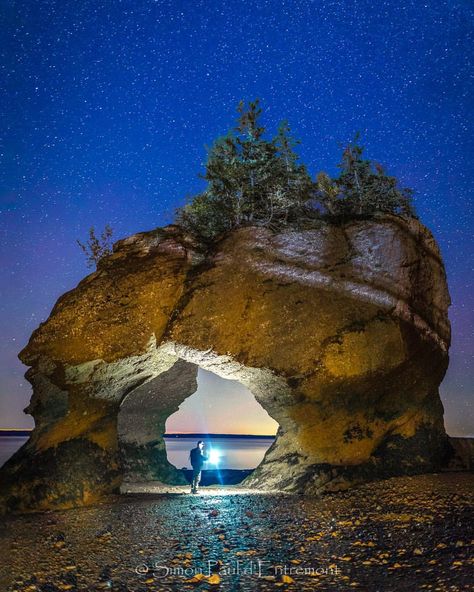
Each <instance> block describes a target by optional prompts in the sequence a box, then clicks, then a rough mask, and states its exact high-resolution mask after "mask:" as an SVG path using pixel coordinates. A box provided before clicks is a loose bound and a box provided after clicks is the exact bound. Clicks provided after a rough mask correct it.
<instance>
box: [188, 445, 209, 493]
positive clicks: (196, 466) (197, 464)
mask: <svg viewBox="0 0 474 592" xmlns="http://www.w3.org/2000/svg"><path fill="white" fill-rule="evenodd" d="M203 448H204V441H203V440H199V441H198V443H197V446H196V448H193V449H192V450H191V451H190V453H189V460H190V461H191V465H192V467H193V481H192V484H191V493H198V487H199V483H200V482H201V471H202V465H203V464H204V463H205V462H206V460H208V457H207V456H205V455H204V454H203V453H202V450H203Z"/></svg>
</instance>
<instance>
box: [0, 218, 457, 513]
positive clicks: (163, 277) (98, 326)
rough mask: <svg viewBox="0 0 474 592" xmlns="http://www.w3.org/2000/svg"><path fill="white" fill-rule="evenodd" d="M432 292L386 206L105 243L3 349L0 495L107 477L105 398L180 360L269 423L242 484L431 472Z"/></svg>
mask: <svg viewBox="0 0 474 592" xmlns="http://www.w3.org/2000/svg"><path fill="white" fill-rule="evenodd" d="M449 304H450V299H449V293H448V289H447V285H446V276H445V271H444V266H443V263H442V260H441V256H440V253H439V250H438V247H437V245H436V243H435V241H434V239H433V237H432V236H431V234H430V232H429V231H428V230H427V229H426V228H425V227H424V226H423V225H421V224H420V223H419V222H418V221H416V220H410V221H406V220H403V219H401V218H398V217H396V216H382V217H378V218H376V219H373V220H356V221H352V222H348V223H346V224H329V223H324V222H318V223H317V224H316V225H315V227H313V228H308V229H307V230H292V229H288V230H286V231H284V232H280V233H278V234H274V233H272V232H271V231H269V230H268V229H264V228H256V227H247V228H241V229H238V230H235V231H233V232H231V233H229V234H228V235H227V236H226V237H224V238H223V239H222V240H221V241H220V242H219V243H218V244H217V245H216V246H215V247H214V248H213V249H211V250H206V249H204V248H203V247H202V245H199V244H197V243H196V242H194V241H193V240H192V239H191V238H190V237H189V236H186V235H185V234H183V233H182V231H181V230H180V229H179V228H178V227H176V226H168V227H165V228H158V229H155V230H153V231H150V232H146V233H139V234H137V235H134V236H132V237H128V238H127V239H124V240H122V241H118V242H117V243H116V244H115V245H114V252H113V254H112V255H111V256H110V257H107V258H106V259H104V260H103V261H102V262H101V263H100V265H99V268H98V270H97V271H96V272H95V273H92V274H90V275H89V276H87V277H86V278H84V279H83V280H82V281H81V282H80V283H79V284H78V286H77V287H76V288H74V289H73V290H71V291H69V292H67V293H66V294H64V295H63V296H61V298H60V299H59V300H58V301H57V302H56V304H55V306H54V308H53V310H52V312H51V314H50V316H49V318H48V319H47V321H46V322H44V323H41V324H40V326H39V327H38V328H37V329H36V330H35V331H34V332H33V334H32V336H31V338H30V341H29V343H28V345H27V346H26V347H25V348H24V349H23V350H22V352H20V355H19V357H20V359H21V360H22V361H23V362H24V363H25V364H26V365H28V366H29V367H30V368H29V370H28V371H27V373H26V375H25V376H26V377H27V378H28V380H29V381H30V382H31V384H32V386H33V396H32V399H31V402H30V404H29V406H28V407H27V409H26V412H28V413H30V414H32V415H33V416H34V418H35V429H34V430H33V433H32V435H31V438H30V439H29V441H28V442H27V443H26V444H25V445H24V446H23V447H22V448H21V449H20V450H19V451H18V452H17V453H16V454H15V455H14V456H13V457H12V458H11V459H10V460H9V461H8V463H6V465H4V467H3V468H2V469H1V470H0V505H1V506H2V507H3V508H12V509H17V510H29V509H41V508H52V507H71V506H74V505H79V504H88V503H92V502H94V501H96V500H98V499H102V498H103V497H104V496H105V495H107V494H108V493H111V492H114V491H118V488H119V486H120V483H121V481H122V477H123V475H122V468H121V465H120V457H119V447H118V437H117V416H118V413H119V410H120V405H121V403H122V402H126V401H127V396H128V395H129V394H130V393H132V392H135V396H136V395H137V393H138V394H139V393H140V389H142V390H144V391H145V390H146V388H147V384H148V385H150V384H151V381H158V382H159V381H160V380H161V381H166V380H171V379H172V377H173V372H178V371H179V370H183V377H184V375H185V374H188V375H187V378H186V380H185V381H184V382H185V384H183V389H184V390H186V389H187V388H190V387H189V385H190V384H191V383H192V381H193V376H192V365H200V366H202V367H203V368H208V369H211V370H212V371H213V372H216V373H217V374H219V373H220V374H221V375H227V376H233V377H237V378H238V380H239V381H240V382H242V383H243V384H245V385H246V386H247V387H248V388H249V389H250V390H251V391H252V392H253V394H254V395H255V397H256V398H257V400H258V401H259V402H260V403H261V404H262V406H263V407H264V408H265V409H266V410H267V412H268V413H269V414H270V415H271V416H272V417H274V419H275V420H276V421H278V423H279V424H280V429H279V431H278V434H277V439H276V440H275V442H274V444H273V445H272V447H271V448H270V449H269V450H268V452H267V454H266V456H265V459H264V462H262V464H261V465H260V466H259V467H258V468H257V469H256V470H255V471H254V472H253V473H252V474H251V475H249V477H247V479H246V480H245V483H244V484H245V485H247V486H251V487H259V488H267V487H270V488H275V489H279V490H285V491H294V492H299V493H306V494H315V493H319V492H322V491H331V490H340V489H344V488H347V487H350V486H351V485H353V484H355V483H358V482H361V481H366V480H369V479H374V478H380V477H387V476H392V475H397V474H403V473H416V472H424V471H432V470H436V469H437V468H439V466H440V464H441V463H442V462H443V460H444V455H445V453H446V450H447V447H448V439H447V436H446V433H445V430H444V424H443V407H442V404H441V401H440V398H439V394H438V386H439V384H440V382H441V380H442V378H443V376H444V373H445V371H446V368H447V364H448V348H449V344H450V325H449V320H448V316H447V310H448V306H449ZM176 364H178V366H177V368H176V367H175V366H176ZM173 368H175V370H174V371H173V370H172V369H173ZM184 369H187V370H184ZM170 372H171V374H170ZM183 380H184V378H183ZM176 396H177V398H176V401H177V400H178V399H179V397H182V396H183V393H181V394H179V395H176ZM129 400H130V401H131V400H132V399H131V398H130V399H129ZM173 404H175V403H173ZM170 405H171V402H170ZM165 407H166V405H163V408H165ZM175 477H176V475H175ZM163 478H167V479H173V475H172V471H171V473H168V475H167V476H166V475H164V476H163Z"/></svg>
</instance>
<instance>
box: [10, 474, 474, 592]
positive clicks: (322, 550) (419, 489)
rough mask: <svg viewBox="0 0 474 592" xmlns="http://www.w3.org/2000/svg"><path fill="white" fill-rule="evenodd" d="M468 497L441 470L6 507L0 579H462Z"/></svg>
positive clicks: (345, 586) (114, 584)
mask: <svg viewBox="0 0 474 592" xmlns="http://www.w3.org/2000/svg"><path fill="white" fill-rule="evenodd" d="M230 493H232V494H233V495H230ZM473 497H474V475H473V474H469V473H464V474H462V473H450V474H435V475H422V476H417V477H403V478H393V479H389V480H387V481H380V482H377V483H371V484H367V485H364V486H362V487H360V488H358V489H357V490H352V491H349V492H345V493H338V494H334V495H326V496H324V497H322V498H310V497H307V496H294V495H289V494H272V493H263V494H259V495H251V494H249V493H242V492H239V491H238V488H236V487H235V486H234V487H233V488H232V487H231V488H227V489H226V490H219V488H218V487H214V488H212V489H209V490H207V491H206V493H205V494H203V495H201V496H192V495H190V494H187V493H163V494H153V495H148V496H144V495H143V494H142V495H140V494H128V495H122V496H120V497H118V498H117V499H111V500H110V502H107V503H104V504H101V505H99V506H95V507H88V508H80V509H75V510H67V511H60V512H47V513H44V514H30V515H24V516H17V517H13V516H12V517H9V518H7V520H6V521H5V524H4V526H3V528H2V531H1V532H2V534H1V540H0V556H1V558H2V567H1V568H0V590H2V592H3V591H4V590H5V591H9V592H10V591H14V590H17V591H22V592H25V591H27V590H28V591H30V592H32V591H36V590H38V591H41V592H56V591H58V590H72V591H76V590H77V591H81V592H82V591H95V590H113V591H120V592H126V591H130V592H132V591H133V592H151V591H158V590H199V591H201V590H243V591H246V590H273V589H279V588H281V589H288V590H298V591H301V590H314V589H318V590H367V591H380V592H389V591H392V590H407V589H408V590H411V591H415V590H416V591H418V590H436V591H442V592H445V591H451V590H472V589H473V573H474V570H473V557H472V554H471V552H472V543H473V538H474V520H473V515H472V514H473V512H472V507H473V506H472V502H473Z"/></svg>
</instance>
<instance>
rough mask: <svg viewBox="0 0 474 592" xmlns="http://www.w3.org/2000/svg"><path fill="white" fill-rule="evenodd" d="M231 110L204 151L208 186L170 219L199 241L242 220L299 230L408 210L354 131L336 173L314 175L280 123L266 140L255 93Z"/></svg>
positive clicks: (402, 194) (407, 201)
mask: <svg viewBox="0 0 474 592" xmlns="http://www.w3.org/2000/svg"><path fill="white" fill-rule="evenodd" d="M237 111H238V113H239V116H238V120H237V125H236V126H235V127H234V128H233V129H232V130H231V131H229V132H228V133H227V134H226V135H225V136H222V137H220V138H218V139H217V140H216V141H215V142H214V144H213V145H212V146H211V148H210V149H208V156H207V162H206V170H205V173H204V175H200V177H201V178H203V179H204V180H206V181H207V187H206V188H205V189H204V191H203V192H202V193H200V194H198V195H196V196H194V197H193V198H192V200H191V201H190V202H189V203H188V204H186V205H185V206H183V207H181V208H178V210H177V213H176V222H177V223H178V224H180V225H181V226H182V227H183V228H184V229H186V230H188V231H189V232H191V233H193V234H195V235H196V236H198V237H199V238H200V239H202V240H204V241H209V242H212V241H213V240H215V239H216V238H217V237H218V236H220V235H222V234H223V233H224V232H226V231H229V230H232V229H234V228H237V227H239V226H245V225H254V226H264V227H267V228H271V229H275V230H278V229H281V228H284V227H285V226H287V225H289V224H291V225H292V226H293V227H297V228H299V227H304V225H305V224H306V222H307V221H308V220H310V221H311V220H314V219H315V218H318V217H319V218H321V217H329V218H331V219H336V220H337V219H342V220H344V219H347V218H354V217H358V216H362V217H367V216H369V217H370V216H373V215H374V214H377V213H378V212H382V213H383V212H388V213H392V214H398V215H401V216H415V212H414V209H413V206H412V202H411V198H412V191H411V190H410V189H407V188H400V187H399V186H398V181H397V179H396V178H395V177H392V176H389V175H387V174H386V173H385V171H384V169H383V167H382V166H381V165H379V164H373V163H372V162H371V161H370V160H367V159H365V158H364V157H363V151H364V148H363V146H360V145H359V144H358V140H359V134H356V136H355V138H354V140H353V142H351V143H349V144H348V145H347V146H346V147H345V148H344V151H343V154H342V159H341V162H340V164H339V165H338V167H339V169H340V173H339V176H338V177H337V178H335V179H332V178H331V177H330V176H329V175H327V174H326V173H324V172H321V173H319V175H318V176H317V179H316V181H313V180H312V179H311V177H310V175H309V174H308V171H307V169H306V167H305V165H304V164H301V163H300V162H299V157H298V155H297V154H296V152H295V147H296V146H297V145H298V144H299V143H300V142H299V141H298V140H295V139H294V138H293V136H292V135H291V130H290V127H289V125H288V122H287V121H282V122H281V124H280V126H279V128H278V133H277V135H276V136H275V137H274V138H272V139H271V140H268V139H266V138H265V131H266V130H265V127H264V126H263V125H261V123H260V117H261V114H262V109H261V108H260V106H259V99H258V98H257V99H256V100H255V101H251V102H250V103H249V105H248V106H247V107H246V106H245V104H244V102H243V101H240V103H239V105H238V107H237Z"/></svg>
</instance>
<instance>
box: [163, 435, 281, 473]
mask: <svg viewBox="0 0 474 592" xmlns="http://www.w3.org/2000/svg"><path fill="white" fill-rule="evenodd" d="M200 439H202V440H204V444H205V448H204V450H203V454H205V455H206V456H207V454H206V451H207V452H209V450H211V449H216V450H218V451H219V453H220V460H219V464H218V465H217V466H218V467H219V468H220V469H254V468H255V467H256V466H258V465H259V464H260V463H261V462H262V460H263V457H264V456H265V452H266V451H267V450H268V448H269V447H270V446H271V444H272V442H273V441H274V439H275V438H272V437H269V438H211V439H210V438H205V437H204V438H199V437H196V436H193V437H180V438H165V443H166V452H167V456H168V460H169V461H170V463H171V464H172V465H174V466H175V467H176V468H178V469H181V468H183V467H186V468H188V469H189V468H191V463H190V462H189V458H188V457H189V451H190V450H191V448H194V447H195V446H196V444H197V441H198V440H200ZM214 468H216V465H212V464H210V463H209V462H206V463H205V464H204V466H203V469H214Z"/></svg>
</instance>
